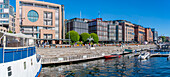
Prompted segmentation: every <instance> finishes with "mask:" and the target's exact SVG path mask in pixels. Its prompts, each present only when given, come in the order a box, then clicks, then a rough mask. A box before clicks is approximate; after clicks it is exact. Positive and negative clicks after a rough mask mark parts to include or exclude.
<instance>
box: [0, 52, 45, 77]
mask: <svg viewBox="0 0 170 77" xmlns="http://www.w3.org/2000/svg"><path fill="white" fill-rule="evenodd" d="M41 68H42V66H41V60H40V61H39V62H37V58H36V54H34V55H32V56H30V57H27V58H24V59H20V60H17V61H12V62H7V63H1V64H0V77H38V75H39V74H40V71H41ZM9 75H10V76H9Z"/></svg>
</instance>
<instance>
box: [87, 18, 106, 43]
mask: <svg viewBox="0 0 170 77" xmlns="http://www.w3.org/2000/svg"><path fill="white" fill-rule="evenodd" d="M88 23H89V33H96V34H97V35H98V37H99V42H107V41H108V23H107V22H104V21H103V19H102V18H96V19H92V21H89V22H88Z"/></svg>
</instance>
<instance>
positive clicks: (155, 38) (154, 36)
mask: <svg viewBox="0 0 170 77" xmlns="http://www.w3.org/2000/svg"><path fill="white" fill-rule="evenodd" d="M151 30H152V33H153V42H154V43H158V31H156V30H155V28H152V29H151Z"/></svg>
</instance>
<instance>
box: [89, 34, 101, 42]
mask: <svg viewBox="0 0 170 77" xmlns="http://www.w3.org/2000/svg"><path fill="white" fill-rule="evenodd" d="M90 36H91V37H92V38H93V39H94V43H98V41H99V37H98V35H97V34H96V33H91V34H90Z"/></svg>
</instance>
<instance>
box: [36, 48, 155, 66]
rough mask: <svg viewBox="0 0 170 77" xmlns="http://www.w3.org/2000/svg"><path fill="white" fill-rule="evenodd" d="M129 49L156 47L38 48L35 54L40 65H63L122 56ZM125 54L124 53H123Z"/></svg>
mask: <svg viewBox="0 0 170 77" xmlns="http://www.w3.org/2000/svg"><path fill="white" fill-rule="evenodd" d="M128 47H131V48H132V49H133V50H138V51H140V50H142V49H150V48H156V47H157V46H156V45H138V46H137V45H129V46H124V47H117V46H107V47H106V46H104V47H96V49H94V50H91V49H86V48H85V47H82V48H38V49H37V53H38V54H40V55H41V56H42V64H55V63H65V62H73V61H80V60H88V59H95V58H101V57H103V56H105V55H109V54H114V53H117V54H122V53H123V50H124V49H127V48H128ZM125 53H126V52H125Z"/></svg>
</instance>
